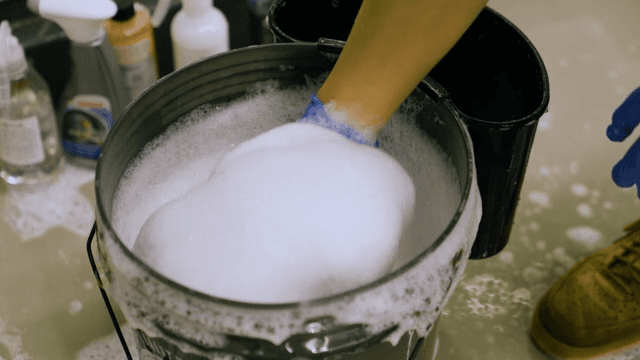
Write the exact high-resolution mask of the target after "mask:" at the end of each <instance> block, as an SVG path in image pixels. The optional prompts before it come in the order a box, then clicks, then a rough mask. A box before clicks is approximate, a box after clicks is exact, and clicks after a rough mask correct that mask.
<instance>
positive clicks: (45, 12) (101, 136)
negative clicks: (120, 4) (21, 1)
mask: <svg viewBox="0 0 640 360" xmlns="http://www.w3.org/2000/svg"><path fill="white" fill-rule="evenodd" d="M27 6H28V7H29V9H30V10H31V11H33V12H35V13H36V14H38V15H40V16H42V17H43V18H45V19H49V20H51V21H54V22H55V23H57V24H58V25H60V27H61V28H62V30H64V32H65V34H66V35H67V37H68V38H69V40H71V60H72V62H73V69H72V72H71V79H70V81H69V83H68V84H67V86H66V88H65V90H64V91H63V93H62V99H61V101H62V104H61V105H60V109H59V114H58V121H59V122H60V124H59V126H60V129H61V137H62V148H63V149H64V151H65V152H66V153H67V154H69V155H70V157H69V158H70V159H71V160H73V161H74V162H76V163H79V164H82V165H86V166H89V167H95V165H96V163H97V159H98V156H99V155H100V151H101V147H102V143H103V142H104V140H105V139H106V137H107V133H108V132H109V130H110V129H111V128H112V127H113V125H114V122H115V120H117V119H118V117H119V116H120V115H121V114H122V112H123V111H124V108H125V106H127V104H128V103H129V102H130V101H131V100H132V97H131V93H130V92H129V91H127V90H126V84H125V82H124V79H123V76H122V72H121V70H120V68H119V66H118V64H117V62H116V58H115V55H114V54H113V49H112V47H111V44H109V41H108V40H107V38H106V32H105V27H104V23H105V21H106V20H107V19H109V18H111V17H113V16H114V15H115V14H116V12H117V6H116V4H115V3H114V2H113V1H111V0H27Z"/></svg>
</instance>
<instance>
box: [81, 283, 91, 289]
mask: <svg viewBox="0 0 640 360" xmlns="http://www.w3.org/2000/svg"><path fill="white" fill-rule="evenodd" d="M82 285H83V286H84V288H85V289H87V290H91V289H93V283H92V282H91V281H85V282H84V284H82Z"/></svg>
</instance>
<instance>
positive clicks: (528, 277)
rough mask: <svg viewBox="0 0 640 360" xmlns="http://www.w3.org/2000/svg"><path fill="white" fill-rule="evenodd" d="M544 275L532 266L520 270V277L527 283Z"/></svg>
mask: <svg viewBox="0 0 640 360" xmlns="http://www.w3.org/2000/svg"><path fill="white" fill-rule="evenodd" d="M543 277H544V273H543V272H542V271H540V270H538V269H535V268H533V267H530V266H529V267H526V268H524V269H523V270H522V278H523V279H524V280H525V281H526V282H528V283H535V282H538V281H540V280H542V278H543Z"/></svg>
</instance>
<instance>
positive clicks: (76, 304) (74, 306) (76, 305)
mask: <svg viewBox="0 0 640 360" xmlns="http://www.w3.org/2000/svg"><path fill="white" fill-rule="evenodd" d="M80 310H82V303H81V302H80V301H78V300H73V301H72V302H71V304H69V314H71V315H75V314H77V313H79V312H80Z"/></svg>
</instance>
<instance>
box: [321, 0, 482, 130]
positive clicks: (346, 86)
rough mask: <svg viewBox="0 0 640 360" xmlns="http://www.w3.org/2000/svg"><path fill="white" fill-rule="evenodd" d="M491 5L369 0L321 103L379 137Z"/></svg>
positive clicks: (459, 0) (461, 0)
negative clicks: (390, 120) (388, 123)
mask: <svg viewBox="0 0 640 360" xmlns="http://www.w3.org/2000/svg"><path fill="white" fill-rule="evenodd" d="M487 1H488V0H364V2H363V4H362V7H361V8H360V12H359V13H358V16H357V18H356V21H355V24H354V26H353V29H352V31H351V33H350V34H349V38H348V40H347V44H346V46H345V48H344V50H343V52H342V54H341V55H340V58H339V59H338V62H337V63H336V65H335V67H334V69H333V71H332V72H331V74H330V75H329V78H328V79H327V81H326V82H325V83H324V85H323V86H322V88H321V89H320V91H319V92H318V99H319V100H320V101H322V103H324V104H328V103H329V102H330V101H333V102H334V103H333V105H334V106H335V109H336V110H344V111H346V112H347V114H348V115H349V118H350V119H351V120H353V121H355V122H357V124H358V125H359V128H360V129H362V130H364V131H365V132H373V133H377V132H378V131H380V130H381V129H382V128H383V127H384V125H385V123H386V122H387V120H388V119H389V117H390V116H391V114H392V113H393V112H394V111H395V110H396V109H397V108H398V106H400V104H401V103H402V102H403V101H404V100H405V99H406V97H407V96H408V95H409V94H410V93H411V91H413V89H414V88H415V87H416V86H417V85H418V83H419V82H420V80H421V79H422V78H423V77H424V76H425V75H426V74H427V73H428V72H429V71H430V70H431V69H432V68H433V67H434V66H435V65H436V64H437V63H438V61H440V59H441V58H443V57H444V56H445V55H446V54H447V52H448V51H449V50H450V49H451V48H452V47H453V46H454V45H455V43H456V42H457V41H458V40H459V39H460V37H461V36H462V34H464V32H465V31H466V30H467V28H468V27H469V25H471V23H472V22H473V21H474V19H475V18H476V16H477V15H478V14H479V13H480V11H481V10H482V9H483V8H484V7H485V5H486V4H487ZM354 70H355V71H354Z"/></svg>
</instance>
